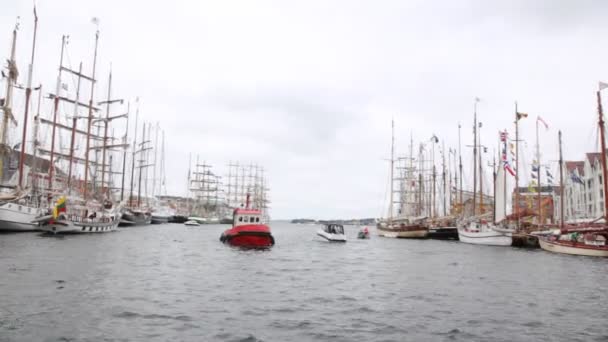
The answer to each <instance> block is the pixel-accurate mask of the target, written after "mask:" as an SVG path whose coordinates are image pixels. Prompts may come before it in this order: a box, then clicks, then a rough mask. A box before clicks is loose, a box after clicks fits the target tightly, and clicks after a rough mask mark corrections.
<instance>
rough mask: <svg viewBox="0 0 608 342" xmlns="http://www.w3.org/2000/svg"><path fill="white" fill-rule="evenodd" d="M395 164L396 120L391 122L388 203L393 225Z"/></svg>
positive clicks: (389, 216) (389, 215) (389, 218)
mask: <svg viewBox="0 0 608 342" xmlns="http://www.w3.org/2000/svg"><path fill="white" fill-rule="evenodd" d="M394 164H395V120H391V171H390V184H391V185H390V188H391V190H390V195H389V203H388V220H389V224H392V223H393V167H394Z"/></svg>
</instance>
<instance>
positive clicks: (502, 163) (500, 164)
mask: <svg viewBox="0 0 608 342" xmlns="http://www.w3.org/2000/svg"><path fill="white" fill-rule="evenodd" d="M508 138H509V134H508V133H507V130H506V129H505V141H504V150H503V151H504V152H505V157H504V158H505V161H506V160H507V142H508V141H509V139H508ZM499 146H500V144H499ZM498 160H499V162H498V167H502V168H503V169H504V168H505V164H504V161H502V162H501V161H500V157H499V159H498ZM503 171H506V170H503ZM502 176H503V181H504V182H503V184H504V187H505V191H503V205H504V208H503V209H504V212H505V214H506V212H507V173H506V172H503V173H502Z"/></svg>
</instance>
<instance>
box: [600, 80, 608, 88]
mask: <svg viewBox="0 0 608 342" xmlns="http://www.w3.org/2000/svg"><path fill="white" fill-rule="evenodd" d="M606 88H608V83H604V82H599V89H600V90H602V89H606Z"/></svg>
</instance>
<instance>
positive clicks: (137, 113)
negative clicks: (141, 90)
mask: <svg viewBox="0 0 608 342" xmlns="http://www.w3.org/2000/svg"><path fill="white" fill-rule="evenodd" d="M135 101H136V103H137V108H136V109H135V130H133V148H132V156H131V187H130V189H131V191H130V194H129V206H133V185H134V184H133V183H134V181H135V155H136V153H137V121H138V119H139V97H137V98H136V99H135Z"/></svg>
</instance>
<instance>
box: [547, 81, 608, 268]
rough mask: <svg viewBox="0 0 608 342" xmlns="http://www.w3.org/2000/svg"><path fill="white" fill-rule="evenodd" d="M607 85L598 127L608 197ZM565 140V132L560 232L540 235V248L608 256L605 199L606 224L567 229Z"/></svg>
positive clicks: (601, 86) (607, 204)
mask: <svg viewBox="0 0 608 342" xmlns="http://www.w3.org/2000/svg"><path fill="white" fill-rule="evenodd" d="M607 87H608V85H606V84H604V83H600V84H599V89H598V90H597V92H596V97H597V109H598V116H599V120H598V126H599V131H600V146H601V150H600V155H601V161H602V177H603V179H604V182H602V183H603V187H604V189H603V191H604V194H608V182H607V181H606V180H608V178H607V176H608V169H607V168H608V165H607V164H606V140H605V132H604V130H605V127H604V113H603V109H602V97H601V91H602V89H604V88H607ZM561 145H562V139H561V131H560V132H559V146H560V147H559V151H560V158H559V159H560V197H561V199H560V200H561V207H560V208H561V210H560V212H561V214H560V216H561V219H560V229H559V230H557V231H554V232H553V233H552V234H547V235H540V236H539V237H538V242H539V244H540V247H541V248H542V249H543V250H545V251H549V252H554V253H562V254H571V255H583V256H599V257H608V245H607V244H606V240H607V239H608V225H607V224H608V201H606V200H604V217H603V224H601V225H597V224H588V225H586V226H578V227H566V225H565V222H564V210H563V208H564V186H563V185H564V179H563V178H564V176H563V157H562V148H561Z"/></svg>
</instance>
